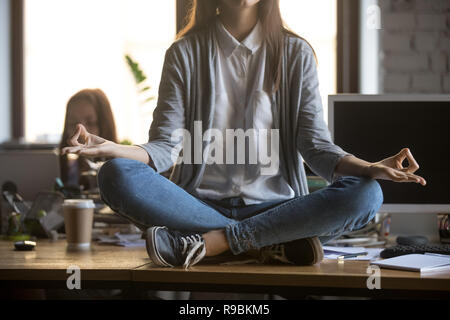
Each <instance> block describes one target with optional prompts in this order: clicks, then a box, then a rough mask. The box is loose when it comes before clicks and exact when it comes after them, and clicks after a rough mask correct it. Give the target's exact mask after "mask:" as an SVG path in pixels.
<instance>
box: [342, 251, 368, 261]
mask: <svg viewBox="0 0 450 320" xmlns="http://www.w3.org/2000/svg"><path fill="white" fill-rule="evenodd" d="M366 255H367V252H359V253H349V254H343V255H341V256H338V260H345V259H349V258H357V257H362V256H366Z"/></svg>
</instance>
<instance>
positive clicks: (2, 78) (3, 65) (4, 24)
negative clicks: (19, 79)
mask: <svg viewBox="0 0 450 320" xmlns="http://www.w3.org/2000/svg"><path fill="white" fill-rule="evenodd" d="M9 1H10V0H0V142H3V141H5V140H8V139H10V135H11V132H10V131H11V125H10V110H11V108H10V104H11V84H10V21H9V11H10V10H9V6H10V3H9Z"/></svg>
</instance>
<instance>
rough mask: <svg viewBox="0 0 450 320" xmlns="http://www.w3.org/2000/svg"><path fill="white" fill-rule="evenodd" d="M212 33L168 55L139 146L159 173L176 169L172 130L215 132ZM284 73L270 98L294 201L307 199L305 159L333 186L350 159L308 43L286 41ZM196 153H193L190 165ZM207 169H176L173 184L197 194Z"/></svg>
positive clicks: (182, 42) (181, 43) (190, 38)
mask: <svg viewBox="0 0 450 320" xmlns="http://www.w3.org/2000/svg"><path fill="white" fill-rule="evenodd" d="M213 30H214V28H209V29H208V30H204V31H200V32H197V33H194V34H190V35H187V36H185V37H183V38H181V39H179V40H177V41H175V42H174V43H173V44H172V45H171V46H170V48H169V49H168V50H167V51H166V55H165V61H164V66H163V71H162V76H161V82H160V86H159V96H158V102H157V106H156V109H155V111H154V113H153V122H152V124H151V127H150V131H149V141H148V143H145V144H141V145H139V146H140V147H142V148H144V149H145V150H146V151H147V152H148V154H149V156H150V157H151V159H152V160H153V163H154V165H155V167H156V170H157V172H160V173H161V172H164V171H166V170H168V169H170V168H171V167H172V166H173V162H172V158H171V153H172V150H173V148H174V147H175V145H176V142H173V141H171V135H172V132H173V131H174V130H176V129H180V128H182V129H187V130H189V131H190V133H191V134H192V135H193V133H194V121H202V125H203V132H205V131H206V130H208V129H210V128H211V125H212V120H213V115H214V104H215V95H216V93H215V66H216V62H217V59H216V46H215V41H216V37H215V32H214V31H213ZM267 65H268V64H267ZM281 68H282V73H281V74H282V79H281V83H280V88H279V90H277V91H276V92H275V93H274V94H272V95H271V97H272V112H273V119H274V128H276V129H279V134H280V153H281V155H280V169H281V172H282V174H283V175H284V177H285V179H286V181H287V182H288V183H289V185H290V186H291V188H292V189H293V190H294V192H295V195H296V196H299V195H306V194H308V184H307V180H306V174H305V168H304V165H303V159H304V160H305V161H306V163H307V164H308V165H309V167H310V168H311V169H312V170H313V171H314V173H316V174H318V175H320V176H322V177H323V178H325V179H326V180H327V181H329V182H332V181H333V179H334V169H335V167H336V164H337V162H338V161H339V159H340V158H342V157H344V156H346V155H349V154H348V153H346V152H345V151H343V150H342V149H341V148H340V147H338V146H336V145H334V144H333V142H332V141H331V137H330V133H329V131H328V128H327V126H326V124H325V122H324V121H323V111H322V102H321V97H320V93H319V81H318V77H317V70H316V61H315V57H314V54H313V51H312V49H311V47H310V46H309V45H308V44H307V43H306V42H305V41H304V40H302V39H300V38H297V37H294V36H290V35H287V38H286V41H285V45H284V48H283V59H282V66H281ZM205 145H206V143H205V144H204V146H203V147H205ZM192 149H193V148H192ZM193 153H194V150H192V155H191V159H194V155H193ZM302 157H303V158H302ZM204 169H205V163H204V162H203V163H202V164H185V163H181V164H176V165H175V166H174V168H173V170H172V173H171V176H170V180H171V181H173V182H174V183H176V184H177V185H179V186H180V187H182V188H184V189H185V190H186V191H187V192H189V193H192V194H194V193H195V189H196V188H197V187H198V186H199V184H200V182H201V178H202V175H203V172H204Z"/></svg>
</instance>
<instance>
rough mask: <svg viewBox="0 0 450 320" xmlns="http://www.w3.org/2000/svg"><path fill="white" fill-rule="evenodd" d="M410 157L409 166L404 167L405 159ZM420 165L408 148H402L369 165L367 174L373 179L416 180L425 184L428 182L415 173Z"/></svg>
mask: <svg viewBox="0 0 450 320" xmlns="http://www.w3.org/2000/svg"><path fill="white" fill-rule="evenodd" d="M405 159H408V166H407V167H406V168H405V167H403V161H404V160H405ZM418 169H419V165H418V164H417V162H416V160H415V159H414V157H413V155H412V153H411V151H410V150H409V149H408V148H404V149H402V150H401V151H400V152H399V153H397V154H396V155H395V156H392V157H389V158H386V159H384V160H381V161H379V162H376V163H373V164H371V165H369V166H368V167H367V169H366V170H367V171H366V173H367V175H368V176H369V177H371V178H373V179H383V180H391V181H395V182H415V183H420V184H421V185H423V186H425V185H426V184H427V182H426V181H425V179H424V178H422V177H421V176H418V175H415V174H414V172H416V171H417V170H418Z"/></svg>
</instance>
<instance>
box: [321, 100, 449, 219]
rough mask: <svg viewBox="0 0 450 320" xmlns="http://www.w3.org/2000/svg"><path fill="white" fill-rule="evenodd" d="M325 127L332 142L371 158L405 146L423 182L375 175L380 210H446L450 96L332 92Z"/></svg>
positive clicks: (390, 153) (395, 211)
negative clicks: (381, 195)
mask: <svg viewBox="0 0 450 320" xmlns="http://www.w3.org/2000/svg"><path fill="white" fill-rule="evenodd" d="M328 108H329V110H328V115H329V117H328V119H329V121H328V126H329V128H330V132H331V135H332V138H333V140H334V142H335V143H336V144H337V145H338V146H340V147H342V148H343V149H344V150H345V151H347V152H349V153H351V154H354V155H355V156H357V157H358V158H361V159H363V160H367V161H370V162H375V161H379V160H382V159H384V158H386V157H390V156H393V155H395V154H397V153H398V152H399V151H400V150H401V149H402V148H404V147H408V148H410V149H411V152H412V154H413V156H414V158H415V159H416V160H417V162H418V163H419V166H420V169H419V170H418V171H417V172H416V174H418V175H420V176H423V177H424V178H425V180H426V181H427V185H426V186H425V187H423V186H421V185H420V184H416V183H395V182H391V181H384V180H378V181H379V182H380V185H381V187H382V189H383V193H384V204H383V206H382V208H381V209H380V211H381V212H390V213H429V212H431V213H450V188H449V182H450V169H449V167H448V164H449V163H450V95H417V94H408V95H353V94H351V95H347V94H344V95H331V96H329V106H328Z"/></svg>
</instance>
